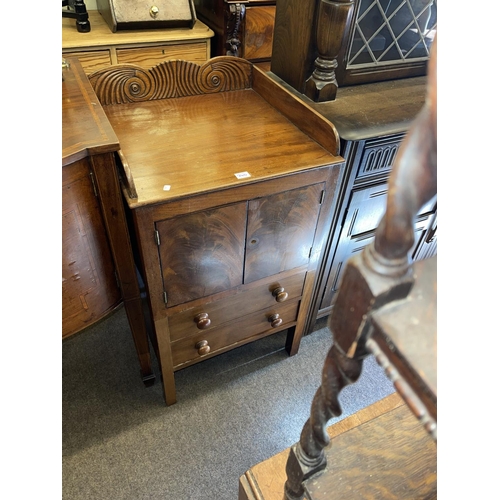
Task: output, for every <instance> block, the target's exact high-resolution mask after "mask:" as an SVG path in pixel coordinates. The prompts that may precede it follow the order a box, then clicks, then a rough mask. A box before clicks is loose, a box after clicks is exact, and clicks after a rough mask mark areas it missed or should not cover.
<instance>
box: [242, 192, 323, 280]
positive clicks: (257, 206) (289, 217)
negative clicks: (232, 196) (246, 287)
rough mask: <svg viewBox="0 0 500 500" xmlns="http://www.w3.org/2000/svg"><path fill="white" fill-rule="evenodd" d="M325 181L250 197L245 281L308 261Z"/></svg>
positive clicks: (285, 269) (276, 272)
mask: <svg viewBox="0 0 500 500" xmlns="http://www.w3.org/2000/svg"><path fill="white" fill-rule="evenodd" d="M323 190H324V184H314V185H312V186H306V187H304V188H300V189H294V190H292V191H286V192H284V193H280V194H277V195H273V196H268V197H265V198H258V199H256V200H251V201H250V203H249V210H248V229H247V231H248V233H247V243H246V258H245V283H249V282H251V281H255V280H258V279H261V278H263V277H265V276H271V275H273V274H278V273H280V272H282V271H287V270H289V269H293V268H295V267H299V266H302V265H304V264H307V263H308V261H309V255H310V252H311V248H312V244H313V241H314V234H315V232H316V225H317V222H318V216H319V210H320V204H319V202H320V198H321V194H322V192H323Z"/></svg>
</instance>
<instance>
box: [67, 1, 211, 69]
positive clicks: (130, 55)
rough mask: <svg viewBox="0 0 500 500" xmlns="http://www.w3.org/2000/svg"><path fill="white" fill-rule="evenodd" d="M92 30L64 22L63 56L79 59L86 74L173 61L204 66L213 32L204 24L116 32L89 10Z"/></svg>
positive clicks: (70, 21) (199, 22)
mask: <svg viewBox="0 0 500 500" xmlns="http://www.w3.org/2000/svg"><path fill="white" fill-rule="evenodd" d="M88 14H89V21H90V24H91V27H92V28H91V30H90V31H89V32H88V33H80V32H78V31H77V30H76V28H75V21H74V19H69V18H64V17H63V19H62V54H63V57H65V58H69V57H77V58H78V59H79V60H80V62H81V63H82V66H83V68H84V69H85V71H86V72H87V73H92V72H93V71H96V70H98V69H101V68H106V67H108V66H112V65H116V64H124V63H128V64H139V65H140V66H143V67H145V68H150V67H152V66H154V65H155V64H158V63H160V62H162V61H166V60H170V59H184V60H188V61H192V62H195V63H203V62H205V61H206V60H207V59H209V58H210V55H211V53H210V50H211V49H210V40H211V38H212V37H213V35H214V32H213V31H212V30H211V29H210V28H209V27H208V26H206V25H205V24H204V23H202V22H201V21H196V23H195V25H194V26H193V28H170V29H149V30H123V31H119V32H116V33H113V32H112V31H111V29H110V28H109V26H108V24H107V23H106V21H105V20H104V18H103V17H102V16H101V14H100V13H99V12H98V11H97V10H90V11H88Z"/></svg>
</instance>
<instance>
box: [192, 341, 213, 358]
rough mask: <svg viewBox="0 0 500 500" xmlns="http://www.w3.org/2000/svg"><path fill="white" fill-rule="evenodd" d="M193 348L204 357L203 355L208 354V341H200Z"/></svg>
mask: <svg viewBox="0 0 500 500" xmlns="http://www.w3.org/2000/svg"><path fill="white" fill-rule="evenodd" d="M194 347H195V349H198V354H199V355H200V356H204V355H205V354H208V353H209V352H210V346H209V345H208V340H200V341H199V342H196V345H195V346H194Z"/></svg>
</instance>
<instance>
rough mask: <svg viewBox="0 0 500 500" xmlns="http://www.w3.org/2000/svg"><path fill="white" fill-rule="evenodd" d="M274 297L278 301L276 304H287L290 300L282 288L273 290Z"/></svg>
mask: <svg viewBox="0 0 500 500" xmlns="http://www.w3.org/2000/svg"><path fill="white" fill-rule="evenodd" d="M273 297H274V298H275V299H276V302H285V300H286V299H288V293H286V292H285V289H284V288H283V287H281V286H280V287H278V288H275V289H274V290H273Z"/></svg>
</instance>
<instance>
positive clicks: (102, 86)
mask: <svg viewBox="0 0 500 500" xmlns="http://www.w3.org/2000/svg"><path fill="white" fill-rule="evenodd" d="M89 80H90V83H91V85H92V87H93V88H94V91H95V93H96V95H97V98H98V99H99V101H100V103H101V104H102V105H108V104H124V103H130V102H140V101H151V100H155V99H170V98H173V97H186V96H192V95H197V94H212V93H216V92H228V91H231V90H242V89H246V88H250V86H251V80H252V64H251V63H249V62H248V61H246V60H245V59H240V58H236V57H231V56H220V57H214V58H212V59H210V60H209V61H207V62H206V63H205V64H202V65H199V64H195V63H192V62H188V61H165V62H162V63H160V64H158V65H156V66H154V67H153V68H151V69H144V68H142V67H140V66H136V65H135V64H122V65H117V66H112V67H110V68H105V69H101V70H99V71H96V72H95V73H92V74H91V75H90V76H89Z"/></svg>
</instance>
